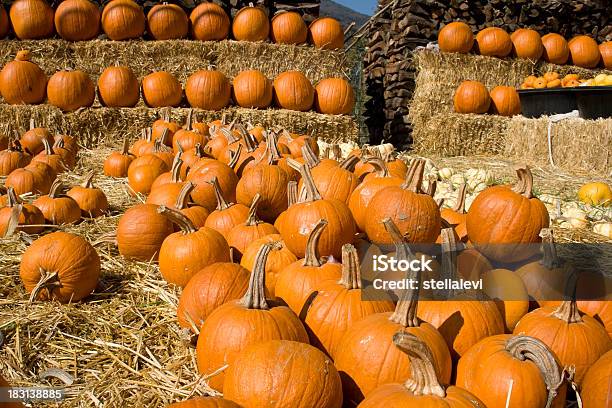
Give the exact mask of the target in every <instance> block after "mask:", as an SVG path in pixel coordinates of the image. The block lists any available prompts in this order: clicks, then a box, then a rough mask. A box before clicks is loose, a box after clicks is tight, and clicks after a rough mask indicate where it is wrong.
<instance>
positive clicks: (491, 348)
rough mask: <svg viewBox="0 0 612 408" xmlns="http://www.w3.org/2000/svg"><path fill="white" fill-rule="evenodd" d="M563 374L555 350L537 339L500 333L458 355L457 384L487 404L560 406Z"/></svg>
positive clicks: (562, 403)
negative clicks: (459, 357)
mask: <svg viewBox="0 0 612 408" xmlns="http://www.w3.org/2000/svg"><path fill="white" fill-rule="evenodd" d="M564 375H565V374H564V372H563V367H561V366H560V365H559V362H558V361H557V359H556V357H555V355H554V353H553V352H552V351H551V350H550V349H549V348H548V346H546V344H544V343H542V342H541V341H540V340H538V339H536V338H533V337H529V336H524V335H516V336H512V335H510V334H500V335H497V336H491V337H487V338H486V339H483V340H481V341H479V342H478V343H476V344H475V345H474V347H472V348H471V349H469V350H468V352H467V353H466V354H464V355H463V357H461V359H460V360H459V364H458V366H457V381H456V384H457V386H458V387H461V388H464V389H466V390H468V391H470V392H471V393H473V394H474V395H475V396H477V397H478V398H479V399H481V400H482V402H484V403H485V404H486V405H487V407H498V406H506V407H509V408H510V407H512V408H541V407H544V406H546V407H548V406H552V407H555V408H562V407H564V406H565V391H566V386H565V384H563V382H564ZM510 384H512V385H511V386H512V391H510ZM550 403H552V405H550Z"/></svg>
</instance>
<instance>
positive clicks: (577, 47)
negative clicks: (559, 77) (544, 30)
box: [568, 35, 601, 68]
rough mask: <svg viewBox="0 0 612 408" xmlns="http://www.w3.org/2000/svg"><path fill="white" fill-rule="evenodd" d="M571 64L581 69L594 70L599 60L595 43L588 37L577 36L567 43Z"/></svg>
mask: <svg viewBox="0 0 612 408" xmlns="http://www.w3.org/2000/svg"><path fill="white" fill-rule="evenodd" d="M568 44H569V50H570V57H571V59H572V64H574V65H577V66H579V67H582V68H595V67H596V66H597V64H599V61H600V60H601V54H600V53H599V47H598V45H597V42H596V41H595V40H594V39H592V38H591V37H589V36H588V35H579V36H576V37H574V38H572V39H571V40H570V41H569V43H568Z"/></svg>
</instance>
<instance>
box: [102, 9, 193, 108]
mask: <svg viewBox="0 0 612 408" xmlns="http://www.w3.org/2000/svg"><path fill="white" fill-rule="evenodd" d="M113 1H118V0H113ZM142 98H143V100H144V102H145V103H146V104H147V106H149V107H151V108H160V107H164V106H178V105H179V104H180V103H181V99H183V89H182V87H181V83H180V82H179V81H178V80H177V79H176V78H175V77H174V75H172V74H170V73H169V72H165V71H158V72H153V73H151V74H149V75H147V76H145V77H144V78H142Z"/></svg>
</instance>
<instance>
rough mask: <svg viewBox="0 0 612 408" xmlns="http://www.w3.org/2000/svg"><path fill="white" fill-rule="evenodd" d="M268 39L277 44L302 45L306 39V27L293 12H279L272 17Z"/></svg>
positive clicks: (299, 16)
mask: <svg viewBox="0 0 612 408" xmlns="http://www.w3.org/2000/svg"><path fill="white" fill-rule="evenodd" d="M270 38H271V39H272V42H275V43H277V44H296V45H298V44H303V43H305V42H306V39H307V38H308V27H306V23H304V20H303V19H302V16H301V15H299V14H298V13H296V12H295V11H281V12H279V13H277V14H276V15H275V16H274V17H272V21H271V30H270Z"/></svg>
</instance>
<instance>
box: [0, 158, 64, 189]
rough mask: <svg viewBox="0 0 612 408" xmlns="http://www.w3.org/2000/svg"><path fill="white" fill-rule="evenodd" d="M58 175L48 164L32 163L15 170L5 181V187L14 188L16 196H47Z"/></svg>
mask: <svg viewBox="0 0 612 408" xmlns="http://www.w3.org/2000/svg"><path fill="white" fill-rule="evenodd" d="M56 176H57V174H56V173H55V171H54V170H53V169H52V168H51V166H49V165H48V164H46V163H42V162H38V163H30V164H29V165H27V166H25V167H24V168H18V169H15V170H13V171H12V172H11V173H10V174H9V175H8V176H7V178H6V180H5V181H4V186H5V187H13V188H14V189H15V194H17V195H22V194H26V193H34V194H47V193H48V192H49V189H50V188H51V183H52V182H53V180H55V177H56Z"/></svg>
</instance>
